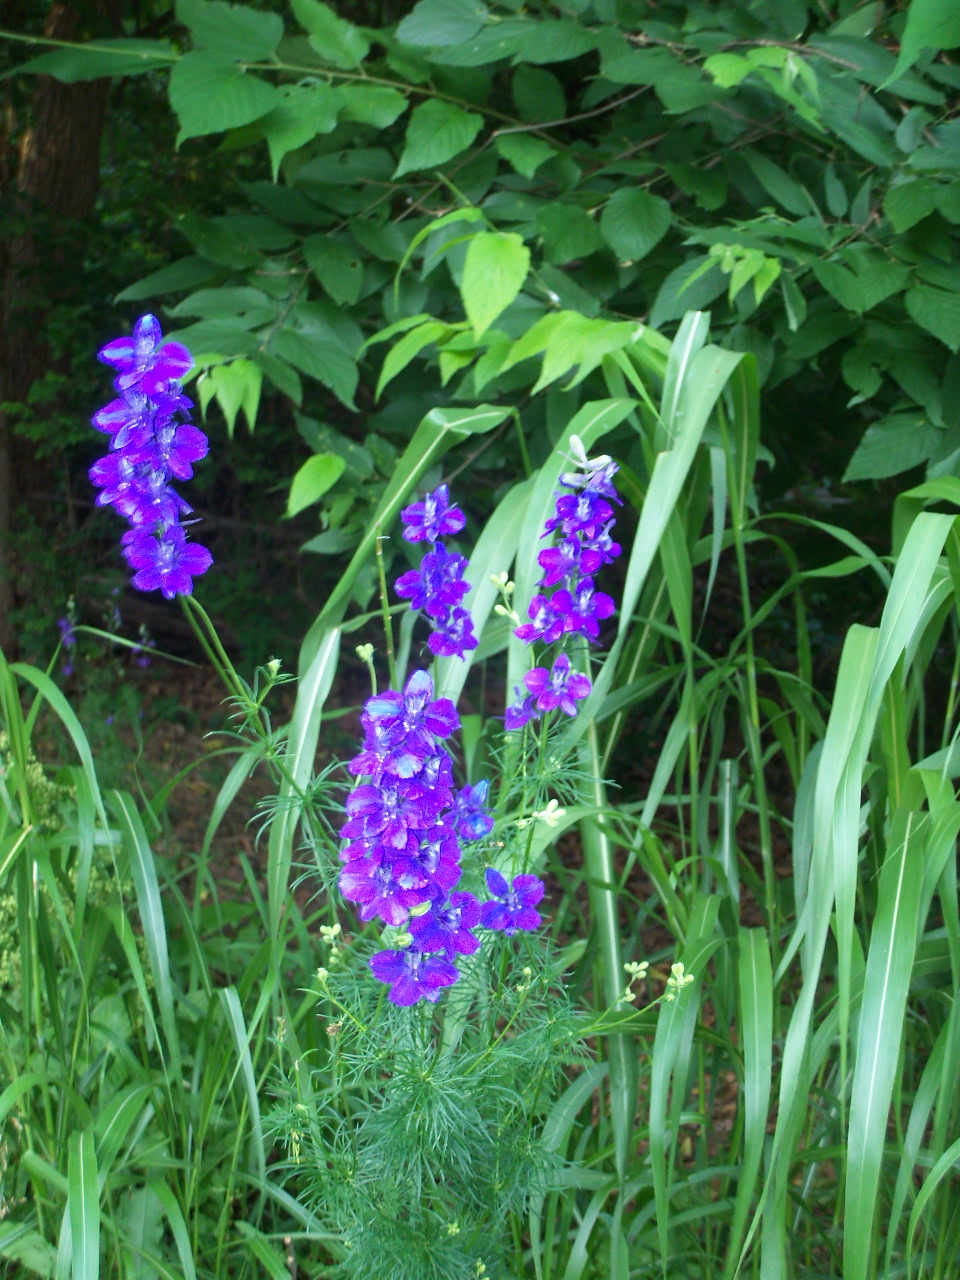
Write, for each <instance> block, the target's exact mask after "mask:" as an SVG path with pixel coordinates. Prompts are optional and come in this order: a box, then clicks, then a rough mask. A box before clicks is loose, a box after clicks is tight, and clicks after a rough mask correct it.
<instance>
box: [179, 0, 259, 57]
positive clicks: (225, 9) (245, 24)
mask: <svg viewBox="0 0 960 1280" xmlns="http://www.w3.org/2000/svg"><path fill="white" fill-rule="evenodd" d="M176 7H177V21H178V22H182V23H183V25H184V26H185V27H188V28H189V30H190V36H191V38H192V40H193V47H194V48H195V49H209V50H210V51H211V52H212V53H215V54H218V55H219V56H220V57H223V58H232V59H235V60H236V61H238V62H262V61H264V60H266V59H267V58H269V57H270V56H271V54H273V53H275V52H276V48H277V45H278V44H279V43H280V41H281V40H282V39H283V19H282V18H281V17H280V16H279V14H276V13H264V12H263V11H262V10H257V9H253V8H251V7H250V6H249V5H239V4H224V3H223V0H177V6H176Z"/></svg>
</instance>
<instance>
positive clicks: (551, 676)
mask: <svg viewBox="0 0 960 1280" xmlns="http://www.w3.org/2000/svg"><path fill="white" fill-rule="evenodd" d="M523 683H524V684H525V685H526V686H527V688H528V689H529V690H530V693H531V695H532V696H533V697H534V698H536V706H537V710H538V711H556V709H557V708H558V707H559V708H560V709H561V711H565V712H566V713H567V715H568V716H575V715H576V714H577V705H576V704H577V703H578V702H579V701H580V699H581V698H586V697H587V695H588V694H589V693H590V689H591V688H592V686H591V684H590V681H589V679H588V678H587V676H585V675H582V674H581V673H580V672H579V671H572V670H571V669H570V659H569V658H568V657H567V655H566V654H565V653H561V654H560V655H559V656H558V657H557V659H556V661H555V662H554V664H553V667H552V669H551V670H550V671H548V670H547V669H546V667H534V668H533V670H532V671H528V672H527V674H526V675H525V676H524V677H523Z"/></svg>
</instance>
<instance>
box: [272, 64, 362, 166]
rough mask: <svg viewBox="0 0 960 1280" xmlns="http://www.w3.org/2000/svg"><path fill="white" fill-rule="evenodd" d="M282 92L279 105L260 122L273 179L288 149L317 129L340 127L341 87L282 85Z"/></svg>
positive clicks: (313, 134) (312, 134)
mask: <svg viewBox="0 0 960 1280" xmlns="http://www.w3.org/2000/svg"><path fill="white" fill-rule="evenodd" d="M279 93H280V95H281V101H280V103H279V105H278V106H276V107H274V109H273V110H272V111H271V112H270V114H269V115H268V116H264V118H263V120H262V121H261V123H260V127H261V129H262V130H263V136H264V137H265V138H266V140H267V146H268V147H269V148H270V163H271V166H272V168H273V180H274V182H276V180H277V174H278V173H279V172H280V162H281V160H282V159H283V157H284V156H285V155H286V154H287V153H288V152H289V151H296V150H297V149H298V148H299V147H302V146H305V145H306V143H308V142H310V141H311V140H312V139H313V138H315V137H316V136H317V134H318V133H331V132H332V131H333V130H334V129H335V128H336V127H337V117H338V115H339V112H340V108H341V106H342V105H343V95H342V93H341V91H340V90H339V89H335V88H333V87H332V86H331V85H328V84H314V85H310V86H309V87H303V86H300V85H283V86H282V87H281V89H280V90H279Z"/></svg>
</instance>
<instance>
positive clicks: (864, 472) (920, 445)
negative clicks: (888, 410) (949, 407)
mask: <svg viewBox="0 0 960 1280" xmlns="http://www.w3.org/2000/svg"><path fill="white" fill-rule="evenodd" d="M941 435H942V433H941V432H940V431H938V430H937V428H936V427H934V426H932V425H931V424H930V422H929V421H928V419H927V418H926V416H925V415H924V414H923V413H892V414H889V415H888V416H887V417H885V418H881V419H880V421H879V422H874V423H873V424H872V425H871V426H869V427H868V428H867V430H866V433H865V434H864V437H863V439H862V440H861V441H860V444H859V445H858V446H857V451H856V453H854V455H853V457H852V458H851V459H850V462H849V464H848V466H847V469H846V471H845V472H844V476H843V479H844V481H848V480H881V479H883V478H884V477H886V476H895V475H899V474H900V472H901V471H909V470H910V468H911V467H916V466H919V465H920V463H922V462H926V461H927V459H928V458H930V457H931V456H932V455H933V454H934V453H935V452H936V449H937V445H938V444H939V442H940V439H941Z"/></svg>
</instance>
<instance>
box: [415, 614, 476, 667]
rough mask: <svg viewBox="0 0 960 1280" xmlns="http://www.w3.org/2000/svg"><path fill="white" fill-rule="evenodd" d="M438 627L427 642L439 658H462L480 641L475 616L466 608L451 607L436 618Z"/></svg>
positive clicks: (431, 650)
mask: <svg viewBox="0 0 960 1280" xmlns="http://www.w3.org/2000/svg"><path fill="white" fill-rule="evenodd" d="M436 628H437V629H436V631H434V633H433V635H432V636H431V637H430V639H429V640H428V641H427V644H428V645H429V647H430V652H431V653H435V654H436V655H437V657H438V658H462V657H463V656H464V654H465V653H466V652H467V650H468V649H476V647H477V645H478V643H479V641H478V640H477V637H476V636H475V635H474V632H473V618H472V617H471V616H470V614H469V612H468V611H467V610H466V609H460V608H457V609H450V610H449V611H448V612H446V613H444V614H443V615H442V616H441V617H439V618H438V619H437V620H436Z"/></svg>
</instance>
